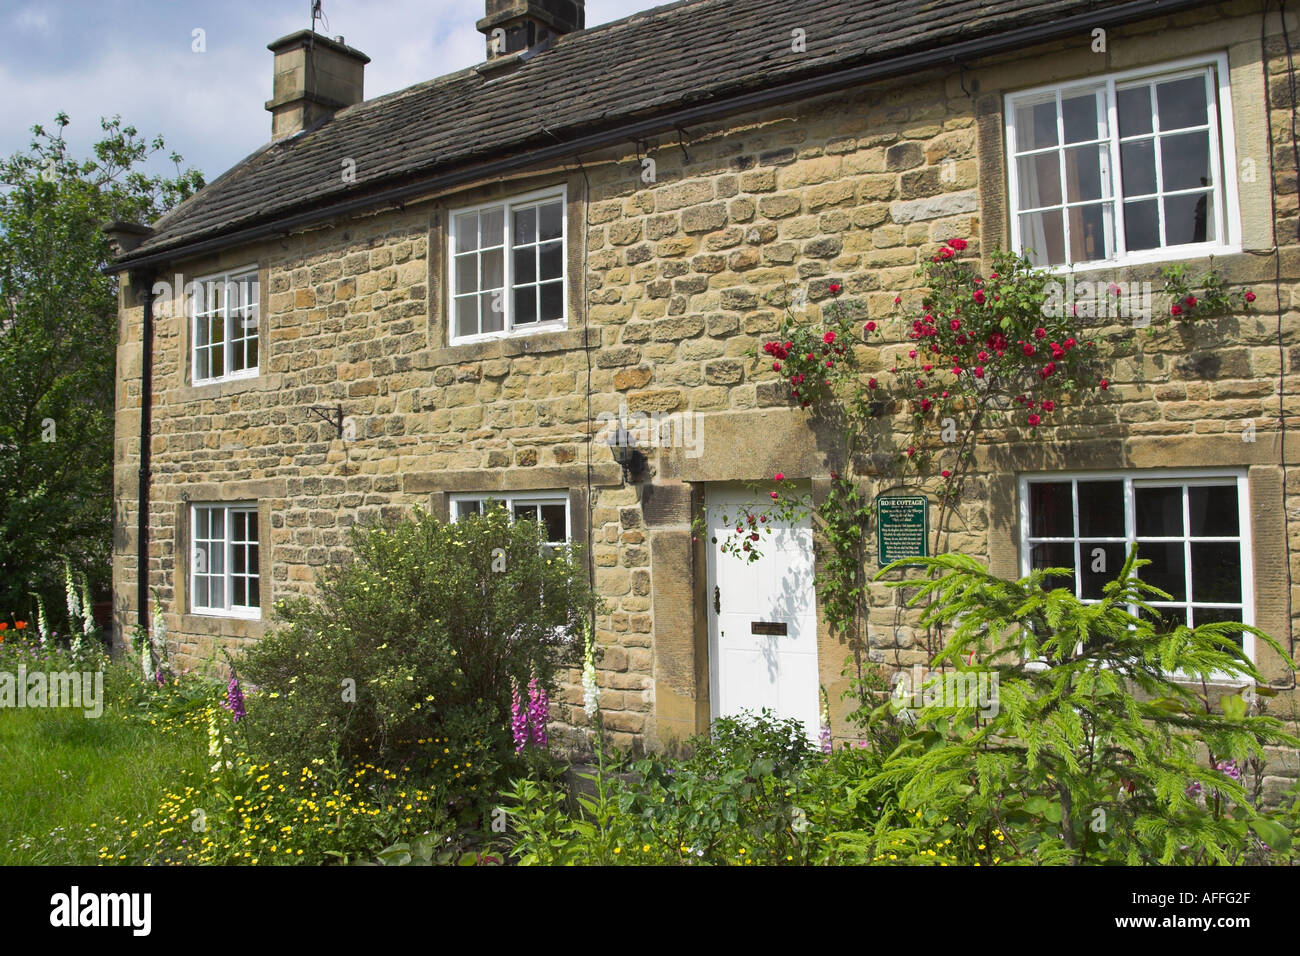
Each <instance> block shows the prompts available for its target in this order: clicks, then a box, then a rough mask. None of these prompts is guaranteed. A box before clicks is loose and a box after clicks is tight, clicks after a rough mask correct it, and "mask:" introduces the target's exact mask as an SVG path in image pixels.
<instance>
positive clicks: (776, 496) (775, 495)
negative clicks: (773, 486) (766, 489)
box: [772, 491, 779, 501]
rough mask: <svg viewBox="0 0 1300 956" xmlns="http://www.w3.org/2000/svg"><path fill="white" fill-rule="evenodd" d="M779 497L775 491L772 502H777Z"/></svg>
mask: <svg viewBox="0 0 1300 956" xmlns="http://www.w3.org/2000/svg"><path fill="white" fill-rule="evenodd" d="M778 497H779V496H778V495H777V493H776V492H775V491H774V492H772V500H773V501H776V499H777V498H778Z"/></svg>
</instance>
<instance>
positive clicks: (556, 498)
mask: <svg viewBox="0 0 1300 956" xmlns="http://www.w3.org/2000/svg"><path fill="white" fill-rule="evenodd" d="M487 501H500V502H501V503H502V504H503V505H505V508H506V511H507V512H508V513H509V515H510V520H511V521H513V520H514V515H515V505H516V504H537V505H563V506H564V541H562V542H558V543H557V542H554V541H547V542H545V545H546V546H547V547H555V546H558V547H564V548H568V547H571V546H572V545H573V508H572V507H570V504H569V493H568V492H567V491H501V492H491V491H488V492H464V493H457V494H453V495H449V496H448V509H449V511H450V517H451V520H452V522H453V523H454V522H456V521H459V520H460V505H462V504H467V503H476V504H477V503H481V502H487ZM543 530H545V528H544V527H543Z"/></svg>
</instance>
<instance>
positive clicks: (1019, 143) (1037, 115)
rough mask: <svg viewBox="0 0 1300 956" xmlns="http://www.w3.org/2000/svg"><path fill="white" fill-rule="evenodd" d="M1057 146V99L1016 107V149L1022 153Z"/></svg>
mask: <svg viewBox="0 0 1300 956" xmlns="http://www.w3.org/2000/svg"><path fill="white" fill-rule="evenodd" d="M1055 145H1056V98H1055V97H1053V98H1052V99H1050V100H1046V101H1044V102H1041V103H1030V104H1024V105H1021V106H1017V107H1016V148H1017V149H1018V150H1021V151H1022V152H1023V151H1025V150H1030V149H1041V148H1042V147H1044V146H1055Z"/></svg>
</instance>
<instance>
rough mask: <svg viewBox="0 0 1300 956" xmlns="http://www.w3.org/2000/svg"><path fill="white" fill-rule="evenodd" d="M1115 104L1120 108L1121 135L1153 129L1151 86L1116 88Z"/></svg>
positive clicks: (1146, 131)
mask: <svg viewBox="0 0 1300 956" xmlns="http://www.w3.org/2000/svg"><path fill="white" fill-rule="evenodd" d="M1115 105H1116V107H1117V108H1118V110H1119V135H1120V136H1140V135H1141V134H1143V133H1150V132H1151V131H1152V126H1151V87H1150V86H1148V85H1143V86H1131V87H1129V88H1128V89H1126V90H1116V91H1115Z"/></svg>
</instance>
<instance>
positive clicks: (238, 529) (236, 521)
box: [230, 511, 247, 541]
mask: <svg viewBox="0 0 1300 956" xmlns="http://www.w3.org/2000/svg"><path fill="white" fill-rule="evenodd" d="M246 514H247V512H246V511H232V512H230V540H231V541H243V540H244V528H245V527H246V525H247V519H246V518H245V515H246Z"/></svg>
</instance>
